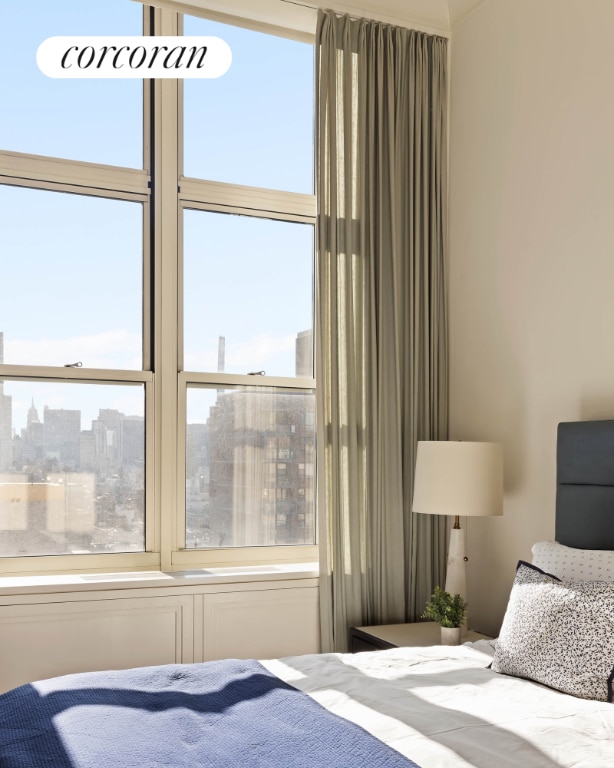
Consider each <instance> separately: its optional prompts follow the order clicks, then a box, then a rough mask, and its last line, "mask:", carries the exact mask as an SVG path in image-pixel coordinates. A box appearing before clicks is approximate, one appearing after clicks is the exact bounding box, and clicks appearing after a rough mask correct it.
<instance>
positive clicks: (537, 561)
mask: <svg viewBox="0 0 614 768" xmlns="http://www.w3.org/2000/svg"><path fill="white" fill-rule="evenodd" d="M531 552H532V553H533V558H532V561H533V565H536V566H537V567H538V568H541V569H542V571H547V572H548V573H553V574H555V576H558V577H559V579H568V580H569V581H614V552H611V551H609V550H607V549H576V548H575V547H566V546H565V545H564V544H559V543H558V541H538V542H537V543H535V544H533V548H532V549H531Z"/></svg>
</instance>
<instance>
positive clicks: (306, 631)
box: [202, 587, 320, 660]
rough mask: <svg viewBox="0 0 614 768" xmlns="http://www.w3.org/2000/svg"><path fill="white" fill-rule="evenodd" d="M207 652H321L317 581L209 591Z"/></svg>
mask: <svg viewBox="0 0 614 768" xmlns="http://www.w3.org/2000/svg"><path fill="white" fill-rule="evenodd" d="M202 619H203V628H202V636H203V658H204V659H205V660H211V659H224V658H256V659H270V658H278V657H283V656H295V655H299V654H303V653H318V652H319V650H320V619H319V605H318V588H317V587H302V588H301V587H296V588H288V589H262V590H252V591H235V592H217V593H215V594H205V595H204V596H203V612H202Z"/></svg>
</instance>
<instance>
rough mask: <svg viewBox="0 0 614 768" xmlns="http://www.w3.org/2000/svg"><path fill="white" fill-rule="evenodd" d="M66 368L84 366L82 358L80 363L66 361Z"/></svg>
mask: <svg viewBox="0 0 614 768" xmlns="http://www.w3.org/2000/svg"><path fill="white" fill-rule="evenodd" d="M64 368H83V363H82V362H81V360H79V362H78V363H66V364H65V365H64Z"/></svg>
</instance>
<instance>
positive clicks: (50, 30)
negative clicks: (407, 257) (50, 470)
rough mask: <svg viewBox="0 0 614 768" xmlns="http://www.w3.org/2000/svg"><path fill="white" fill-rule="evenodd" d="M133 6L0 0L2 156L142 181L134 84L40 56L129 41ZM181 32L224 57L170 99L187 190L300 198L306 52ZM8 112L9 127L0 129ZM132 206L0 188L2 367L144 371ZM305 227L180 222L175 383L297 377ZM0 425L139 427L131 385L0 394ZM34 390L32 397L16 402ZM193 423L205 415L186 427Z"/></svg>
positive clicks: (305, 175)
mask: <svg viewBox="0 0 614 768" xmlns="http://www.w3.org/2000/svg"><path fill="white" fill-rule="evenodd" d="M141 18H142V9H141V6H140V4H139V3H136V2H132V1H131V0H87V1H85V0H54V2H53V3H51V2H49V0H22V1H21V2H18V3H15V2H3V3H0V29H2V30H3V31H6V30H10V34H3V36H2V37H3V39H2V43H3V44H2V46H0V92H1V93H2V99H3V111H2V117H1V118H0V149H2V150H9V151H17V152H27V153H32V154H39V155H50V156H57V157H61V158H66V159H75V160H83V161H88V162H96V163H105V164H110V165H120V166H126V167H131V168H140V167H142V152H143V141H142V104H143V101H142V82H141V81H140V80H123V79H121V80H120V79H117V80H53V79H50V78H47V77H46V76H45V75H43V74H42V73H41V72H40V71H39V70H38V68H37V66H36V59H35V57H36V50H37V48H38V45H39V44H40V43H41V42H42V41H43V40H44V39H46V38H47V37H50V36H53V35H91V34H102V35H104V34H108V35H121V34H125V35H138V34H141V33H142V28H141ZM184 19H185V20H184V32H185V34H186V35H215V36H217V37H221V38H222V39H224V40H225V41H226V42H227V43H228V44H229V46H230V48H231V50H232V55H233V61H232V65H231V67H230V70H229V71H228V72H227V73H226V74H225V75H224V76H222V77H221V78H219V79H216V80H189V81H186V82H185V84H184V86H185V90H184V127H185V132H184V142H183V143H184V173H185V175H186V176H190V177H196V178H203V179H209V180H213V181H225V182H230V183H237V184H244V185H254V186H262V187H270V188H274V189H283V190H288V191H295V192H306V193H311V192H312V191H313V182H312V177H313V170H312V169H313V163H312V155H313V48H312V46H310V45H307V44H305V43H299V42H296V41H291V40H286V39H282V38H275V37H272V36H269V35H262V34H260V33H255V32H252V31H249V30H244V29H239V28H235V27H230V26H227V25H222V24H217V23H213V22H209V21H206V20H203V19H196V18H193V17H184ZM7 116H10V119H7ZM142 217H143V211H142V205H141V204H140V203H138V202H128V201H117V200H109V199H103V198H93V197H85V196H79V195H68V194H60V193H56V192H47V191H40V190H31V189H26V188H20V187H7V186H3V185H0V267H1V269H0V274H1V276H2V277H1V280H0V331H2V332H4V362H5V363H16V364H31V365H54V366H55V365H57V366H63V365H65V364H67V363H73V362H76V361H81V362H82V363H83V366H84V367H96V368H98V367H100V368H119V369H137V370H138V369H140V368H141V365H142V359H141V344H142V341H141V340H142V330H141V316H142V314H141V313H142V303H141V301H142V300H141V290H142ZM312 253H313V232H312V228H311V227H310V226H307V225H303V224H295V223H287V222H285V223H278V222H271V221H268V220H254V219H249V218H246V217H236V216H225V215H222V214H213V213H204V212H200V211H187V212H186V213H185V220H184V263H185V283H184V285H185V288H184V290H185V316H184V320H185V328H186V332H185V342H184V343H185V365H184V368H185V369H186V370H194V371H206V370H213V371H215V370H217V345H218V338H219V336H224V337H225V339H226V370H227V371H229V372H233V373H247V372H248V371H252V370H266V372H267V373H268V374H271V375H280V376H293V375H294V342H295V338H296V334H297V333H298V332H299V331H303V330H306V329H308V328H310V327H311V322H312V318H311V312H312V309H311V303H312ZM5 393H6V394H13V397H14V416H13V422H14V427H16V428H17V429H19V428H21V426H23V425H24V424H25V414H26V412H27V408H29V406H30V404H31V399H32V397H34V395H36V397H35V400H36V405H37V407H38V408H39V411H40V414H41V415H42V409H43V406H44V405H49V406H50V407H65V408H80V409H81V410H83V412H84V423H82V428H84V429H85V428H89V423H88V422H89V421H91V418H95V416H96V415H97V410H98V408H99V407H105V408H113V407H117V408H118V409H120V410H123V412H125V413H130V414H136V415H142V413H143V398H142V389H141V388H140V387H123V386H113V387H110V388H106V389H105V388H104V387H95V386H94V385H87V384H83V385H81V384H42V383H41V384H36V385H35V384H26V383H16V382H6V384H5ZM30 394H31V396H30ZM195 416H197V417H198V418H202V417H203V414H195Z"/></svg>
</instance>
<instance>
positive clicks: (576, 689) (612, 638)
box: [492, 560, 614, 701]
mask: <svg viewBox="0 0 614 768" xmlns="http://www.w3.org/2000/svg"><path fill="white" fill-rule="evenodd" d="M492 669H493V670H494V671H495V672H503V673H505V674H506V675H513V676H515V677H524V678H528V679H529V680H535V681H536V682H538V683H543V685H547V686H549V687H550V688H556V689H557V690H559V691H563V692H564V693H569V694H571V695H572V696H577V697H578V698H581V699H594V700H596V701H612V680H613V678H614V584H609V583H607V582H604V581H578V582H571V581H560V580H559V579H557V578H556V576H551V575H549V574H547V573H544V572H543V571H542V570H540V569H539V568H536V567H535V566H534V565H529V563H525V562H523V561H522V560H521V561H520V562H519V563H518V568H517V570H516V578H515V579H514V585H513V587H512V591H511V594H510V599H509V602H508V606H507V610H506V612H505V617H504V619H503V625H502V627H501V633H500V635H499V639H498V640H497V647H496V649H495V655H494V658H493V662H492Z"/></svg>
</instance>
